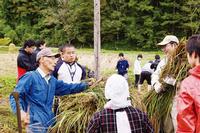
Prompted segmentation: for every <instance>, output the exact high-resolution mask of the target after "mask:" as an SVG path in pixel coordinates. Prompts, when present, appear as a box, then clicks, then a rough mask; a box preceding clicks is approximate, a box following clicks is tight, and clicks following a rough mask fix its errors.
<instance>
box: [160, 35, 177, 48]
mask: <svg viewBox="0 0 200 133" xmlns="http://www.w3.org/2000/svg"><path fill="white" fill-rule="evenodd" d="M170 42H175V43H177V44H178V43H179V40H178V38H177V37H176V36H174V35H167V36H165V38H164V39H163V40H162V42H160V43H158V44H157V45H159V46H162V45H166V44H168V43H170Z"/></svg>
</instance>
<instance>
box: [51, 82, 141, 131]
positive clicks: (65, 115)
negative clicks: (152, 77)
mask: <svg viewBox="0 0 200 133" xmlns="http://www.w3.org/2000/svg"><path fill="white" fill-rule="evenodd" d="M103 80H104V81H103V82H101V83H99V84H98V86H96V87H95V88H93V89H88V90H87V91H85V92H82V93H78V94H73V95H68V96H64V97H62V98H61V103H60V104H59V112H60V114H58V115H57V116H56V120H57V122H56V124H55V125H54V126H53V127H52V128H51V129H49V132H51V133H85V132H86V128H87V126H88V122H89V121H90V119H91V117H92V116H93V114H94V113H95V112H97V111H100V110H101V109H103V107H104V105H105V102H106V99H105V96H104V84H105V80H106V79H103ZM130 90H133V89H130ZM130 93H131V94H130V95H131V100H132V105H133V106H135V107H138V108H140V107H142V106H141V105H140V103H141V97H140V96H138V94H137V91H136V90H135V91H131V92H130Z"/></svg>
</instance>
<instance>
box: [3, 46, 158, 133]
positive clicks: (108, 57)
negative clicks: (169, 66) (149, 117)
mask: <svg viewBox="0 0 200 133" xmlns="http://www.w3.org/2000/svg"><path fill="white" fill-rule="evenodd" d="M16 49H17V50H18V49H19V48H16ZM17 50H16V51H15V52H12V53H9V52H8V47H4V46H1V47H0V132H1V133H9V132H10V133H13V132H16V131H17V123H16V116H15V115H13V114H12V112H11V109H10V106H9V95H10V93H11V92H12V91H13V88H14V86H15V85H16V75H17V69H16V58H17V53H18V52H17ZM53 51H54V52H56V51H57V49H56V48H54V49H53ZM120 52H123V53H124V54H125V57H126V59H127V60H128V61H129V64H130V68H129V80H128V81H129V85H130V87H131V89H133V88H132V86H133V82H134V76H133V73H132V71H133V62H134V60H135V58H136V56H137V54H143V59H142V65H144V64H145V63H147V62H148V61H149V60H154V56H155V54H159V55H161V52H160V51H158V52H156V51H148V52H145V51H114V50H113V51H112V50H101V57H100V62H101V64H100V69H101V76H102V77H108V76H109V75H111V74H113V73H116V71H115V65H116V62H117V60H118V54H119V53H120ZM77 55H78V57H79V60H78V62H79V63H80V64H82V65H85V66H88V67H89V68H91V69H92V70H94V69H93V68H94V56H93V55H94V53H93V49H77ZM161 57H162V55H161ZM145 86H146V85H145ZM145 92H146V89H145V87H144V88H143V93H142V94H144V93H145Z"/></svg>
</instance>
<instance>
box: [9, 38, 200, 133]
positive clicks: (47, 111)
mask: <svg viewBox="0 0 200 133" xmlns="http://www.w3.org/2000/svg"><path fill="white" fill-rule="evenodd" d="M28 44H29V43H28ZM30 44H31V43H30ZM157 45H158V46H159V47H160V48H161V49H162V51H163V52H164V54H165V57H164V58H163V59H162V60H160V61H159V63H157V62H156V61H154V62H153V63H152V62H149V64H146V65H145V67H144V73H140V74H141V76H142V75H145V76H146V75H148V74H147V72H146V70H147V69H146V68H147V67H150V68H151V69H152V70H153V71H152V75H151V88H153V89H154V90H155V92H156V93H164V89H163V88H162V84H161V83H160V80H159V78H160V74H161V72H162V70H163V68H164V66H165V65H166V63H167V61H168V60H170V59H171V56H172V55H173V54H172V53H173V52H174V51H175V50H176V48H177V46H178V45H179V40H178V38H177V37H176V36H174V35H167V36H166V37H165V38H164V39H163V41H162V42H160V43H158V44H157ZM31 47H32V46H31V45H28V49H29V50H30V51H32V50H33V48H31ZM24 49H26V46H25V47H24ZM25 51H26V50H25ZM186 52H187V59H188V62H189V64H190V65H191V67H192V69H191V70H190V71H189V73H190V75H189V76H188V77H187V78H186V79H184V80H183V81H182V82H181V85H180V89H179V90H178V91H177V94H176V97H175V98H174V100H173V103H172V104H173V106H172V110H171V112H172V113H171V118H172V121H173V130H171V131H169V132H177V133H183V132H188V133H199V132H200V116H199V114H198V112H199V110H200V98H199V96H200V87H199V86H200V85H199V84H200V82H199V81H200V76H199V75H200V35H193V36H191V37H190V38H189V39H188V42H187V44H186ZM119 56H120V61H119V62H118V63H117V66H116V68H117V69H118V74H114V75H112V76H111V77H109V78H108V80H107V82H106V85H105V98H106V99H107V102H106V104H105V105H104V108H103V109H102V110H101V111H99V112H97V113H95V114H94V115H93V117H92V119H91V120H90V122H89V124H88V128H87V129H86V132H88V133H98V132H100V133H103V132H107V133H110V132H118V133H134V132H140V133H153V132H154V129H153V127H152V125H151V123H150V122H149V120H148V116H147V115H146V114H145V113H144V112H142V111H140V110H138V109H136V108H134V107H133V106H132V104H131V101H130V94H129V86H128V82H127V80H126V79H127V71H128V68H129V64H128V61H127V60H125V58H124V55H123V53H120V54H119ZM157 57H158V56H157ZM57 58H58V59H57ZM141 58H142V55H138V60H141ZM75 60H76V54H75V47H74V46H73V45H64V46H63V47H62V48H61V55H60V54H53V53H52V51H51V50H50V49H49V48H44V49H42V50H41V51H40V52H38V53H37V54H36V62H37V63H38V67H37V68H36V70H35V71H30V69H29V70H27V71H30V72H26V73H25V74H23V75H22V76H21V77H20V78H19V81H18V84H17V86H16V88H15V91H17V92H18V93H19V95H20V109H21V117H22V121H23V122H25V123H26V124H28V126H27V132H33V133H35V132H47V130H48V128H49V127H50V126H52V125H53V124H54V123H55V119H54V115H55V114H54V113H53V112H52V106H53V99H54V96H62V95H66V94H72V93H78V92H81V91H84V90H85V89H87V88H88V86H89V85H92V82H81V80H82V79H84V77H85V72H84V69H82V67H81V65H79V64H78V63H77V62H76V61H75ZM157 61H158V60H157ZM19 63H21V62H19ZM155 63H157V64H155ZM31 66H32V65H31ZM155 66H156V67H155ZM33 67H34V66H33ZM27 68H29V67H27ZM31 70H32V68H31ZM121 70H123V71H121ZM76 71H78V72H79V74H76ZM53 75H54V76H53ZM137 79H138V76H137ZM140 79H142V78H140ZM142 80H144V79H142ZM142 80H141V82H140V83H142V82H143V81H142ZM163 81H165V82H166V83H167V84H170V85H172V86H175V85H176V79H175V78H174V77H172V76H171V75H168V76H167V77H165V78H164V80H163ZM140 83H139V85H140ZM139 85H138V86H139ZM10 104H11V107H12V110H13V111H14V112H16V105H15V101H14V98H13V96H12V95H11V96H10ZM174 112H175V113H174ZM164 126H165V125H164ZM164 132H168V131H164Z"/></svg>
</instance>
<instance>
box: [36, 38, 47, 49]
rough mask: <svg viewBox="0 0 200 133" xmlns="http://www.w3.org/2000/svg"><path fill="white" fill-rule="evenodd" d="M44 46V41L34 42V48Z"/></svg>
mask: <svg viewBox="0 0 200 133" xmlns="http://www.w3.org/2000/svg"><path fill="white" fill-rule="evenodd" d="M44 44H45V41H44V40H37V41H35V46H36V47H37V48H39V47H40V46H42V45H44Z"/></svg>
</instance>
